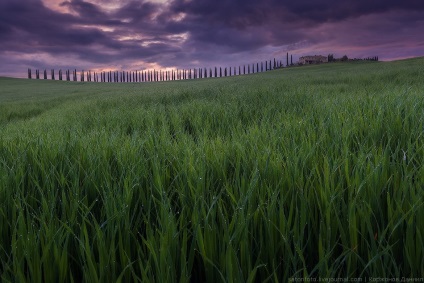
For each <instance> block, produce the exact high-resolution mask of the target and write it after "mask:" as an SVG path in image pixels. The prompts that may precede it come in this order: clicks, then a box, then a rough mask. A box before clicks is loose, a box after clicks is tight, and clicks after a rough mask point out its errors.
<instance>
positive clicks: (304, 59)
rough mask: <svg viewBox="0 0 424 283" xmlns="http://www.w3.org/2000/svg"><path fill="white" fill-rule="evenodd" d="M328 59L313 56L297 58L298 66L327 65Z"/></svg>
mask: <svg viewBox="0 0 424 283" xmlns="http://www.w3.org/2000/svg"><path fill="white" fill-rule="evenodd" d="M327 62H328V57H327V56H322V55H314V56H302V57H300V58H299V64H302V65H310V64H320V63H327Z"/></svg>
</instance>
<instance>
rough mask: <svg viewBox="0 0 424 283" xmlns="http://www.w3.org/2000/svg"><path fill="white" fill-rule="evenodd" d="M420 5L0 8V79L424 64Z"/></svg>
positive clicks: (99, 1)
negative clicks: (342, 62)
mask: <svg viewBox="0 0 424 283" xmlns="http://www.w3.org/2000/svg"><path fill="white" fill-rule="evenodd" d="M423 30H424V1H423V0H350V1H347V0H290V1H286V0H150V1H147V0H138V1H135V0H85V1H84V0H67V1H63V0H0V76H14V77H24V76H26V69H27V68H28V67H30V68H33V69H35V68H39V69H44V68H47V69H51V68H55V69H60V68H62V69H68V68H69V69H74V68H77V69H78V70H81V69H84V70H88V69H91V70H97V71H100V70H142V69H149V68H156V69H158V68H190V67H213V66H223V67H225V66H237V65H239V64H242V63H253V62H257V61H261V60H270V59H273V58H277V59H280V60H284V62H285V54H286V52H289V53H290V54H293V58H294V60H295V61H297V58H298V57H299V56H302V55H314V54H322V55H328V54H329V53H333V54H334V55H335V56H336V57H341V56H343V55H345V54H346V55H348V56H349V57H352V58H353V57H357V58H363V57H368V56H379V58H380V59H381V60H394V59H402V58H408V57H415V56H423V55H424V32H423Z"/></svg>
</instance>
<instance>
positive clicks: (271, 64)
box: [28, 53, 293, 82]
mask: <svg viewBox="0 0 424 283" xmlns="http://www.w3.org/2000/svg"><path fill="white" fill-rule="evenodd" d="M292 63H293V57H292ZM286 66H289V65H288V53H287V65H286ZM282 67H284V64H283V62H282V61H281V60H280V61H278V60H276V59H275V58H274V61H272V60H269V61H263V62H258V63H253V64H247V65H243V66H238V68H237V67H225V68H222V67H214V68H194V69H177V70H159V71H156V70H145V71H131V72H129V71H109V72H92V71H84V70H82V71H81V72H80V73H79V74H78V72H77V70H72V72H71V71H70V70H65V73H63V72H62V70H59V71H58V79H59V80H60V81H61V80H66V81H78V77H79V81H82V82H83V81H88V82H93V81H94V82H157V81H175V80H188V79H202V78H212V77H215V78H218V77H229V76H239V75H247V74H252V73H259V72H266V71H270V70H274V69H278V68H282ZM71 74H72V75H71ZM43 75H44V76H43V79H45V80H46V79H47V70H44V72H43ZM63 75H64V76H63ZM35 78H36V79H40V70H35ZM50 78H51V79H52V80H55V79H56V74H55V70H54V69H51V71H50ZM28 79H32V70H31V69H30V68H28Z"/></svg>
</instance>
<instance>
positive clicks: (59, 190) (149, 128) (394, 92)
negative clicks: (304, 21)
mask: <svg viewBox="0 0 424 283" xmlns="http://www.w3.org/2000/svg"><path fill="white" fill-rule="evenodd" d="M423 64H424V58H416V59H409V60H403V61H397V62H357V63H344V64H343V63H337V64H325V65H318V66H307V67H301V68H287V69H281V70H276V71H272V72H267V73H262V74H254V75H246V76H241V77H231V78H221V79H202V80H196V81H178V82H163V83H125V84H108V83H80V82H77V83H76V82H59V81H43V80H39V81H37V80H22V79H10V78H0V128H1V130H0V250H1V253H0V274H1V279H2V281H5V282H7V281H12V282H15V281H22V282H24V281H28V282H57V281H60V282H64V281H66V282H72V281H74V282H105V281H123V282H151V281H152V282H154V281H161V282H162V281H163V282H176V281H179V282H267V281H272V282H288V281H289V280H290V279H293V278H303V277H318V276H320V277H321V278H339V277H343V278H346V277H349V278H354V277H361V278H365V277H374V278H376V277H386V278H392V277H397V278H401V277H402V276H405V277H408V278H412V277H419V276H421V272H422V270H424V260H423V259H424V256H423V255H424V238H423V233H422V231H424V207H423V197H424V191H423V189H422V184H424V167H423V165H422V158H423V156H424V142H423V140H424V139H423V138H422V134H423V129H424V100H423V89H424V80H423V79H422V78H423V75H424V69H423V67H422V66H423Z"/></svg>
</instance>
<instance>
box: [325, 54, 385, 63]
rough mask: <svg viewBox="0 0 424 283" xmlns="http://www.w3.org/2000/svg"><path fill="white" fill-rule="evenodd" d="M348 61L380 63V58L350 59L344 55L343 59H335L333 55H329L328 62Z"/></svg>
mask: <svg viewBox="0 0 424 283" xmlns="http://www.w3.org/2000/svg"><path fill="white" fill-rule="evenodd" d="M347 61H378V56H373V57H367V58H362V59H359V58H353V59H349V57H347V55H343V57H341V58H334V55H333V54H328V62H347Z"/></svg>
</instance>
